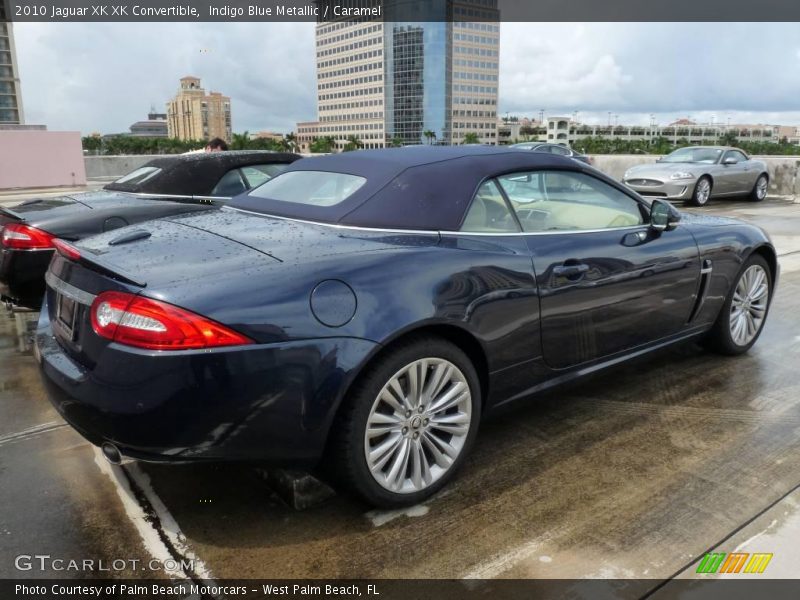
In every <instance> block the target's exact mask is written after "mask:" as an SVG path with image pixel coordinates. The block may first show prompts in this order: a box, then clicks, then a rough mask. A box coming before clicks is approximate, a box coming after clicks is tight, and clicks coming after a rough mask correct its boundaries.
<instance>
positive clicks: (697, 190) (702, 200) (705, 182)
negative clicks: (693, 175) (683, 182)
mask: <svg viewBox="0 0 800 600" xmlns="http://www.w3.org/2000/svg"><path fill="white" fill-rule="evenodd" d="M711 188H712V185H711V179H709V178H708V177H706V176H703V177H701V178H700V179H698V180H697V183H696V184H695V185H694V192H693V193H692V204H694V205H695V206H705V205H706V204H708V200H709V199H710V198H711Z"/></svg>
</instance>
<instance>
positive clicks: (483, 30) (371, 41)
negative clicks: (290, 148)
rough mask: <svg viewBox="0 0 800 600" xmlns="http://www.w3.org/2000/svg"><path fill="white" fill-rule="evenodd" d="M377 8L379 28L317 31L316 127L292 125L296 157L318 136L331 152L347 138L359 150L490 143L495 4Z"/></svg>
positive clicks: (439, 1) (472, 0)
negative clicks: (297, 145) (328, 139)
mask: <svg viewBox="0 0 800 600" xmlns="http://www.w3.org/2000/svg"><path fill="white" fill-rule="evenodd" d="M370 2H371V0H365V3H366V4H370ZM383 8H384V17H383V21H361V22H354V21H338V22H327V23H319V24H318V25H317V30H316V53H317V56H316V58H317V112H318V120H317V121H315V122H304V123H298V124H297V138H298V141H299V142H300V144H301V148H302V149H303V150H308V149H309V147H310V144H311V142H312V141H313V139H314V138H322V137H331V138H333V139H334V140H335V142H336V146H337V147H338V148H342V147H343V146H344V145H346V144H347V142H348V139H351V138H353V137H355V138H358V139H359V140H360V141H361V142H362V143H363V144H364V147H366V148H380V147H383V146H387V145H392V144H426V143H427V144H432V143H440V144H460V143H464V142H465V141H475V142H478V143H489V144H496V143H497V86H498V73H499V55H500V25H499V20H500V14H499V11H498V10H497V0H427V1H425V2H422V1H420V2H411V3H409V2H403V3H397V4H393V3H392V2H384V3H383ZM407 11H410V12H407ZM470 134H473V135H470Z"/></svg>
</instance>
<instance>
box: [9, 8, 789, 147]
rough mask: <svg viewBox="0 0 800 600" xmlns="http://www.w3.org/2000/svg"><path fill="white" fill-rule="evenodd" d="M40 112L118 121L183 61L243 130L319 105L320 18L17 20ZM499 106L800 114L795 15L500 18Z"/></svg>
mask: <svg viewBox="0 0 800 600" xmlns="http://www.w3.org/2000/svg"><path fill="white" fill-rule="evenodd" d="M15 35H16V41H17V54H18V59H19V63H20V74H21V79H22V91H23V102H24V106H25V113H26V120H27V122H29V123H44V124H46V125H47V126H48V127H49V128H50V129H51V130H64V129H66V130H79V131H81V132H83V133H84V134H88V133H91V132H94V131H99V132H102V133H114V132H121V131H127V129H128V126H129V125H130V124H131V123H133V122H134V121H137V120H139V119H143V118H145V117H146V113H147V112H148V110H149V109H150V106H151V104H152V105H155V106H156V108H157V109H158V110H159V111H160V112H163V110H164V103H165V102H166V101H167V100H168V99H169V98H170V97H171V96H172V95H173V94H174V93H175V90H176V88H177V87H178V79H179V78H180V77H182V76H184V75H196V76H198V77H201V78H202V80H203V85H204V87H205V88H206V89H211V90H218V91H221V92H224V93H226V94H228V95H229V96H231V98H232V104H233V127H234V131H237V132H241V131H245V130H248V131H251V132H253V131H260V130H275V131H281V132H286V131H290V130H292V129H293V128H294V124H295V123H296V122H297V121H302V120H313V119H315V118H316V104H315V99H314V98H315V85H316V80H315V70H314V26H313V24H311V23H165V24H134V23H120V24H92V23H20V24H17V25H16V26H15ZM500 44H501V45H500V105H499V114H500V115H504V114H506V113H507V112H508V113H509V114H512V115H519V116H526V115H527V116H531V117H538V115H539V111H540V110H541V109H544V110H545V114H550V115H556V114H562V115H563V114H566V115H569V114H572V113H573V111H579V118H580V120H582V121H585V122H589V123H600V124H604V123H606V122H607V121H608V119H609V117H608V113H609V112H611V113H612V115H619V116H618V117H613V116H612V117H611V118H612V120H618V121H619V122H620V123H642V124H647V123H648V122H649V120H650V114H651V113H655V114H656V118H657V119H658V121H659V122H661V123H667V122H669V121H672V120H674V119H676V118H680V117H687V116H691V118H692V119H695V120H698V121H700V122H710V121H711V120H712V119H713V120H716V122H721V123H725V122H726V121H727V120H728V119H730V122H732V123H774V124H786V125H795V124H796V125H800V24H798V23H765V24H759V23H712V24H709V23H648V24H641V23H638V24H626V23H563V24H560V23H503V24H502V25H501V39H500Z"/></svg>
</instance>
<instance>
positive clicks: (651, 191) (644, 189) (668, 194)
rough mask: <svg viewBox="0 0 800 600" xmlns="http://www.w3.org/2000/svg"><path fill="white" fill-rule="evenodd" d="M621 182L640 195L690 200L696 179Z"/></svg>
mask: <svg viewBox="0 0 800 600" xmlns="http://www.w3.org/2000/svg"><path fill="white" fill-rule="evenodd" d="M636 179H638V178H636ZM653 181H657V180H653ZM622 182H623V183H624V184H625V185H627V186H628V187H629V188H631V189H632V190H634V191H636V192H638V193H639V194H640V195H641V196H649V197H653V198H666V199H667V200H690V199H691V197H692V194H693V193H694V186H695V184H696V183H697V180H696V179H678V180H675V181H662V182H661V183H660V185H652V184H649V185H636V184H633V183H631V182H630V181H627V180H623V181H622Z"/></svg>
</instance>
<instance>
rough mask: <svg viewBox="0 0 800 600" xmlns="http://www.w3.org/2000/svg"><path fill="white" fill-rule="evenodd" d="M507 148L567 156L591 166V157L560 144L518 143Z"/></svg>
mask: <svg viewBox="0 0 800 600" xmlns="http://www.w3.org/2000/svg"><path fill="white" fill-rule="evenodd" d="M509 148H514V149H515V150H528V151H530V152H544V153H545V154H547V153H549V154H558V155H559V156H569V157H570V158H574V159H575V160H579V161H581V162H585V163H586V164H587V165H591V164H592V159H591V157H589V156H586V155H585V154H581V153H580V152H575V150H573V149H572V148H570V147H569V146H563V145H561V144H548V143H547V142H520V143H519V144H511V145H510V146H509Z"/></svg>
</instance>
